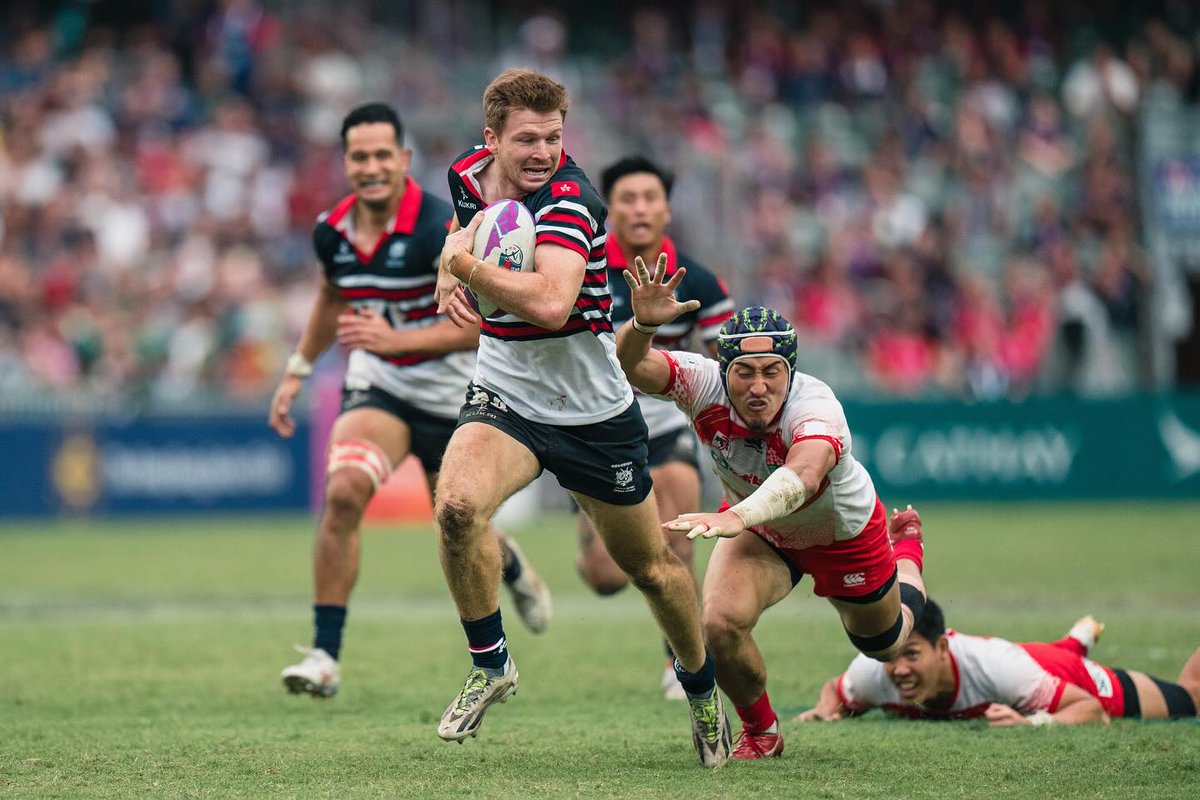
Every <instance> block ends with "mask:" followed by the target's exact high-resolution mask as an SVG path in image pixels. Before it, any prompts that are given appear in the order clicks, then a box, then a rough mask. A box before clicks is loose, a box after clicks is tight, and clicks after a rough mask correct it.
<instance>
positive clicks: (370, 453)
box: [326, 439, 392, 489]
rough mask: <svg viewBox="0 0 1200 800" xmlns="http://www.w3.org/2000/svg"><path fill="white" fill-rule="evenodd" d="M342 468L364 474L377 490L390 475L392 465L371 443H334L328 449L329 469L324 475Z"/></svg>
mask: <svg viewBox="0 0 1200 800" xmlns="http://www.w3.org/2000/svg"><path fill="white" fill-rule="evenodd" d="M344 468H345V469H357V470H360V471H362V472H365V473H366V474H367V477H368V478H370V479H371V488H372V489H378V488H379V485H380V484H381V483H383V482H384V481H386V480H387V479H388V476H389V475H391V474H392V464H391V461H389V460H388V457H387V454H386V453H384V452H383V450H381V449H380V448H379V446H378V445H376V444H374V443H373V442H368V441H364V440H361V439H357V440H352V441H346V442H335V443H334V444H333V445H332V446H331V447H330V448H329V468H328V469H327V470H326V474H327V475H332V474H333V473H334V472H336V471H337V470H339V469H344Z"/></svg>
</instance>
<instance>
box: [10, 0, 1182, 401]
mask: <svg viewBox="0 0 1200 800" xmlns="http://www.w3.org/2000/svg"><path fill="white" fill-rule="evenodd" d="M157 5H158V6H159V7H164V8H166V9H167V11H168V12H173V14H174V16H172V14H171V13H164V14H162V15H160V18H157V19H154V20H153V21H151V22H140V23H133V22H128V23H124V24H120V25H100V24H96V22H95V20H93V19H90V18H89V17H88V13H87V6H86V4H71V3H67V4H64V5H63V8H62V9H59V11H58V12H57V13H55V14H54V15H52V16H45V17H43V18H34V19H31V20H30V21H28V23H27V24H22V25H14V26H10V27H8V28H7V29H6V32H5V33H4V34H3V39H2V40H0V393H9V394H11V393H22V392H25V393H35V394H36V393H41V392H47V391H48V392H58V393H72V394H76V395H79V394H87V395H91V396H96V397H104V396H109V397H119V398H129V399H132V400H134V401H138V402H155V401H175V400H181V399H189V398H196V397H200V396H215V397H228V398H241V399H245V400H255V399H257V398H261V397H263V396H264V395H266V394H268V393H269V392H270V390H271V389H272V388H273V386H274V383H275V381H276V379H277V377H278V375H279V373H280V371H281V369H282V364H283V360H284V359H285V358H286V355H287V353H288V352H289V351H290V349H291V347H292V345H293V344H294V342H295V341H296V338H297V336H298V332H299V330H300V327H301V326H302V324H303V322H304V319H305V317H306V315H307V311H308V308H309V305H310V303H311V300H312V297H313V292H314V289H315V286H316V281H317V280H318V278H319V267H318V266H317V265H316V262H315V260H314V259H313V256H312V253H311V244H310V233H311V230H312V225H313V222H314V220H315V217H316V216H317V214H318V213H319V212H320V211H321V210H323V209H324V208H326V207H329V206H331V205H332V204H333V203H334V202H336V200H337V199H338V198H340V197H341V196H342V195H343V194H344V193H345V184H344V180H343V178H342V173H341V158H340V156H341V154H340V142H339V140H338V128H339V124H340V120H341V117H342V115H343V114H344V113H345V112H346V111H347V110H348V109H349V108H350V107H352V106H353V105H354V104H355V103H357V102H360V101H363V100H368V99H383V100H387V101H390V102H393V103H394V104H395V105H396V106H397V107H398V109H399V110H400V113H401V116H402V118H403V119H404V121H405V124H406V128H407V131H406V144H407V145H408V146H409V147H412V148H413V149H414V152H415V155H414V164H413V172H414V175H415V177H417V179H418V180H419V181H421V182H422V183H423V184H424V185H425V187H426V188H427V190H428V191H431V192H433V193H435V194H438V195H440V196H445V195H446V194H447V189H446V183H445V169H446V166H447V164H448V163H449V161H450V160H451V158H452V157H453V156H454V155H456V154H457V153H459V152H461V151H462V150H463V149H465V148H466V147H467V146H469V145H470V144H472V143H475V142H476V141H478V140H479V139H480V130H481V127H482V121H481V113H480V110H479V106H478V103H479V96H480V92H481V90H482V88H483V86H484V85H485V84H486V82H487V80H488V79H489V78H490V77H491V76H492V75H493V74H494V73H495V72H496V71H497V70H498V69H500V68H501V67H504V66H512V65H524V66H532V67H535V68H539V69H542V70H543V71H546V72H548V73H550V74H552V75H554V76H556V77H557V78H559V79H560V80H562V81H563V82H565V83H566V84H567V85H568V88H569V89H571V91H572V97H573V106H572V110H571V112H570V114H569V116H568V124H567V150H568V152H569V153H571V154H572V155H573V156H574V157H575V158H576V160H577V161H579V162H580V163H581V164H582V165H583V166H584V168H585V169H587V170H588V171H590V172H591V173H592V174H593V175H595V174H598V172H599V170H600V169H602V168H603V167H604V166H605V165H606V164H607V163H608V162H609V160H611V159H614V158H617V157H619V156H621V155H625V154H628V153H631V152H643V153H646V154H648V155H650V156H652V157H654V158H657V159H659V160H661V161H662V162H663V163H664V164H666V165H667V166H669V167H670V168H672V169H674V170H675V171H676V173H677V175H678V179H677V182H676V188H675V193H674V196H673V198H672V200H673V203H674V233H675V236H676V238H677V239H678V240H679V241H680V243H681V245H682V246H683V247H684V249H685V250H687V251H689V252H690V253H691V254H692V255H693V256H694V257H696V258H697V259H698V260H700V261H701V262H704V263H707V264H708V265H709V266H710V267H712V268H714V269H715V270H716V271H718V272H720V273H722V274H724V275H725V276H726V277H727V278H728V279H729V282H730V284H731V285H732V287H733V289H734V293H735V296H736V298H737V299H738V300H740V301H742V302H745V303H750V302H762V303H765V304H769V305H772V306H774V307H776V308H778V309H780V310H781V311H783V312H784V313H785V314H787V315H789V316H790V317H791V318H792V319H793V320H794V322H795V323H796V324H797V327H798V328H799V329H800V330H801V332H802V341H803V343H804V345H803V348H802V353H803V355H802V358H801V366H802V369H805V370H806V371H809V372H813V373H815V374H817V375H820V376H822V377H825V378H827V379H829V380H830V382H831V383H833V384H834V386H835V388H838V389H840V390H841V391H843V392H847V393H863V394H869V395H879V394H884V395H899V396H924V395H951V396H962V397H969V398H980V399H986V398H993V397H1001V396H1011V397H1021V396H1025V395H1027V394H1030V393H1044V392H1056V391H1064V390H1066V391H1079V392H1087V393H1093V394H1105V393H1115V392H1123V391H1130V390H1135V389H1137V388H1138V387H1139V386H1142V385H1144V377H1145V376H1144V375H1143V374H1142V373H1141V372H1140V368H1139V365H1141V364H1144V362H1145V359H1144V357H1143V350H1144V348H1145V346H1146V343H1145V336H1144V335H1142V334H1143V331H1144V328H1145V323H1146V319H1147V315H1148V314H1151V313H1152V307H1151V306H1150V304H1149V302H1148V298H1149V296H1150V293H1149V287H1151V286H1152V284H1153V281H1154V270H1153V268H1152V265H1151V263H1150V262H1149V260H1148V258H1147V256H1146V254H1145V253H1144V252H1143V249H1142V247H1141V246H1140V244H1139V242H1140V238H1141V219H1140V216H1139V204H1138V186H1137V183H1136V181H1137V179H1138V174H1137V162H1136V160H1135V158H1134V156H1135V154H1136V144H1137V135H1138V121H1139V113H1138V112H1139V108H1140V105H1141V103H1142V101H1143V99H1144V97H1145V96H1146V94H1147V93H1148V92H1149V91H1152V90H1153V91H1158V92H1160V93H1162V92H1166V93H1168V94H1169V95H1170V96H1172V97H1174V98H1176V101H1177V102H1179V103H1184V104H1194V103H1196V102H1197V96H1198V93H1200V88H1198V87H1200V68H1198V65H1197V53H1198V51H1200V47H1198V44H1200V39H1198V37H1197V21H1198V19H1200V16H1198V15H1197V14H1196V12H1193V11H1191V10H1190V6H1188V4H1179V5H1176V6H1171V8H1173V9H1174V13H1173V15H1167V16H1163V17H1155V16H1149V15H1148V16H1145V17H1144V18H1139V19H1138V20H1137V21H1136V24H1131V25H1129V26H1128V27H1127V28H1125V29H1123V30H1121V31H1120V32H1119V33H1120V36H1119V37H1113V36H1111V35H1108V34H1111V32H1106V31H1103V30H1100V29H1099V28H1097V27H1089V26H1088V25H1087V24H1086V23H1087V18H1086V15H1085V16H1084V17H1083V18H1080V19H1075V20H1073V21H1072V24H1071V25H1070V26H1067V25H1064V24H1063V20H1062V19H1060V18H1057V17H1054V16H1053V15H1052V14H1051V12H1048V11H1047V10H1046V7H1047V4H1041V3H1036V2H1027V3H1024V4H1017V5H1018V6H1019V8H1020V9H1021V10H1020V11H1019V13H1014V12H1012V8H1013V6H1014V4H1012V3H1004V4H996V5H997V7H998V8H1000V9H1002V10H1003V11H1004V12H1005V13H1000V11H997V12H996V13H995V14H992V15H984V16H983V17H982V18H980V17H979V16H978V15H976V16H973V17H972V18H967V17H964V16H961V15H958V14H957V13H955V12H953V11H952V10H948V9H952V8H953V4H943V3H937V2H934V1H933V0H897V1H896V2H883V1H880V2H863V3H847V4H839V5H838V7H837V10H828V11H814V12H810V13H808V14H806V15H805V16H804V17H803V18H798V17H796V18H794V17H793V14H792V12H790V11H789V10H788V9H789V8H790V7H791V6H792V5H794V4H778V9H777V10H776V11H775V12H772V11H771V10H770V9H772V8H776V5H773V4H770V3H765V4H761V7H760V6H759V5H758V4H754V3H750V4H746V3H736V4H735V3H733V2H728V1H724V2H722V1H714V2H702V3H696V4H683V5H681V6H680V7H679V13H678V14H676V13H675V12H672V11H669V10H668V11H654V10H637V11H633V12H631V13H629V14H626V15H625V16H621V17H618V18H615V19H614V20H612V21H611V23H610V28H611V30H612V31H613V32H614V37H613V38H612V39H611V40H609V41H607V42H606V43H605V44H603V45H602V46H598V45H595V44H594V41H593V42H592V43H590V44H589V42H588V35H589V33H590V34H592V37H593V40H594V38H595V37H594V31H592V30H591V28H587V31H588V33H585V30H584V26H579V25H577V24H573V21H572V19H571V18H570V16H569V12H567V13H568V15H567V16H559V15H558V14H557V12H544V13H537V14H534V15H532V16H529V15H525V16H522V17H508V16H505V14H504V13H503V8H502V7H496V6H494V5H491V4H486V3H481V2H476V3H437V2H433V1H432V0H429V1H428V2H416V3H409V4H401V5H402V6H403V7H404V8H407V9H409V10H408V11H407V12H404V13H401V12H399V11H395V10H391V11H389V10H387V9H386V8H385V9H383V10H379V9H377V8H375V6H373V5H369V4H363V5H362V7H359V5H358V4H355V3H350V2H343V3H340V4H337V5H334V4H331V3H320V2H314V3H305V2H294V3H290V4H288V5H287V6H286V9H287V10H286V13H284V12H272V11H270V10H268V9H269V8H270V6H269V5H265V4H260V3H258V2H256V0H222V1H221V2H218V3H213V4H202V5H201V6H197V5H196V4H179V5H180V6H181V8H180V9H175V8H174V5H176V4H172V3H170V2H163V3H159V4H157ZM990 5H991V4H989V3H986V2H985V3H976V4H973V5H972V8H973V9H976V10H978V9H979V8H983V9H985V10H986V9H987V8H988V7H989V6H990ZM414 8H415V10H414ZM756 9H757V10H756ZM779 9H781V10H779ZM483 12H487V13H486V15H485V17H486V19H487V20H488V21H489V22H490V25H488V26H483V28H482V29H481V28H480V25H479V24H478V21H479V19H481V18H484V17H480V16H479V15H480V14H483ZM1080 13H1084V12H1082V11H1081V12H1080ZM470 15H474V16H472V17H471V18H470V19H468V16H470ZM1189 15H1190V16H1189ZM500 34H504V35H500ZM509 34H511V35H509ZM495 42H507V43H509V44H507V45H496V44H494V43H495Z"/></svg>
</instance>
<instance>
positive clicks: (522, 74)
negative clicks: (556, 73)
mask: <svg viewBox="0 0 1200 800" xmlns="http://www.w3.org/2000/svg"><path fill="white" fill-rule="evenodd" d="M570 105H571V101H570V100H569V99H568V98H567V87H565V86H563V85H562V84H561V83H559V82H558V81H556V80H554V79H553V78H550V77H547V76H546V75H543V74H542V73H540V72H534V71H533V70H529V69H506V70H504V72H501V73H500V74H499V75H497V76H496V77H495V78H494V79H493V80H492V82H491V83H489V84H488V87H487V88H486V89H484V90H483V124H484V125H486V126H487V127H489V128H491V129H492V130H493V131H495V133H496V135H497V136H499V135H500V133H501V131H503V130H504V123H505V122H507V121H508V115H509V114H511V113H512V112H513V111H520V110H521V109H525V108H527V109H529V110H530V111H536V112H537V113H539V114H549V113H551V112H552V111H557V112H559V113H560V114H562V116H563V117H564V118H565V117H566V116H567V109H568V108H569V107H570Z"/></svg>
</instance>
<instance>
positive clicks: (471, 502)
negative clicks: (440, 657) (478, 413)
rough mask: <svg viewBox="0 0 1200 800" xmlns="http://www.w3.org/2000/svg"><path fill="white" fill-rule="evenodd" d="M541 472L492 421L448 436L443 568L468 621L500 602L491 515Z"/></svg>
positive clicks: (441, 494) (440, 504)
mask: <svg viewBox="0 0 1200 800" xmlns="http://www.w3.org/2000/svg"><path fill="white" fill-rule="evenodd" d="M539 471H540V467H539V465H538V462H537V459H536V458H535V457H534V455H533V453H531V452H530V451H529V450H528V448H526V447H525V446H524V445H523V444H521V443H520V442H518V441H517V440H516V439H513V438H512V437H511V436H509V435H508V434H506V433H504V432H503V431H500V430H499V429H497V428H493V427H492V426H490V425H484V424H482V423H478V422H470V423H467V424H466V425H463V426H461V427H459V428H458V430H456V431H455V432H454V436H453V437H452V438H451V439H450V445H449V447H447V448H446V455H445V456H444V457H443V459H442V470H441V472H440V474H439V475H438V483H437V492H436V502H435V505H434V516H435V518H436V519H437V523H438V527H439V529H440V536H439V539H438V545H439V547H438V551H439V555H440V558H441V562H442V571H443V572H444V573H445V575H446V583H447V584H448V585H449V587H450V594H451V596H452V597H453V598H454V604H455V606H456V607H457V608H458V614H459V616H460V617H462V618H463V619H464V620H475V619H482V618H483V617H486V616H488V615H489V614H492V613H494V612H495V611H496V609H497V608H499V607H500V571H501V552H500V545H499V544H498V542H497V539H496V536H495V535H494V534H492V533H491V519H492V515H493V514H495V513H496V509H498V508H499V507H500V504H501V503H503V502H504V501H505V500H507V499H508V498H509V497H511V496H512V495H514V494H516V493H517V491H518V490H520V489H522V488H524V487H525V486H527V485H528V484H529V483H530V482H531V481H533V479H534V478H536V477H537V476H538V473H539Z"/></svg>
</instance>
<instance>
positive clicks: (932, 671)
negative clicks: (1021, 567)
mask: <svg viewBox="0 0 1200 800" xmlns="http://www.w3.org/2000/svg"><path fill="white" fill-rule="evenodd" d="M1103 630H1104V626H1103V625H1102V624H1100V623H1099V622H1096V620H1095V619H1093V618H1092V617H1091V616H1090V615H1089V616H1086V617H1084V618H1083V619H1081V620H1079V621H1078V622H1076V623H1075V625H1074V626H1072V628H1071V630H1070V631H1068V632H1067V635H1066V636H1065V637H1063V638H1062V639H1059V640H1058V641H1057V642H1049V643H1047V642H1026V643H1023V644H1015V643H1013V642H1010V641H1007V640H1005V639H1000V638H996V637H984V636H970V635H968V634H965V633H959V632H957V631H953V630H950V631H947V630H946V624H945V621H944V619H943V617H942V610H941V608H939V607H938V605H937V603H935V602H933V601H932V600H929V601H927V602H926V603H925V610H924V612H923V613H922V614H921V618H920V620H918V623H917V627H916V629H915V630H914V631H913V633H912V636H910V637H909V639H908V641H907V642H906V643H905V645H904V649H903V650H902V651H901V653H900V657H899V658H897V659H896V660H895V661H892V662H891V663H888V664H880V663H878V662H875V661H870V660H868V659H865V658H862V657H861V656H859V657H857V658H855V659H854V661H852V662H851V663H850V666H849V667H848V668H847V669H846V671H845V672H844V673H842V674H841V675H839V676H837V677H834V678H830V679H829V680H828V681H827V682H826V683H825V685H824V686H823V687H822V688H821V696H820V699H819V700H818V701H817V706H816V708H813V709H811V710H809V711H805V712H804V713H803V714H801V715H800V716H799V717H797V719H798V720H800V721H802V722H803V721H809V720H830V721H832V720H839V719H842V718H843V717H846V716H853V715H855V714H860V713H862V712H864V711H867V710H868V709H871V708H882V709H883V710H884V711H887V712H890V713H892V714H896V715H899V716H903V717H908V718H911V719H972V718H979V717H982V718H986V719H987V721H988V723H989V724H991V725H1001V726H1009V725H1049V724H1052V723H1056V724H1062V725H1080V724H1084V723H1088V722H1108V720H1109V718H1110V717H1129V718H1138V717H1140V718H1142V719H1180V718H1183V717H1194V716H1196V708H1197V706H1198V705H1200V649H1197V650H1196V651H1195V652H1194V653H1192V655H1191V657H1190V658H1189V659H1188V660H1187V663H1186V664H1184V665H1183V671H1182V672H1180V673H1179V678H1178V680H1177V681H1176V682H1175V683H1167V682H1166V681H1161V680H1159V679H1158V678H1154V677H1151V676H1149V675H1147V674H1146V673H1144V672H1137V671H1134V670H1123V669H1113V668H1110V667H1106V666H1104V665H1102V664H1097V663H1096V662H1094V661H1090V660H1089V659H1088V658H1087V656H1088V651H1089V650H1091V648H1092V647H1094V646H1095V644H1096V641H1097V640H1098V639H1099V638H1100V633H1101V632H1102V631H1103Z"/></svg>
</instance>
